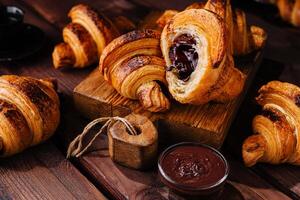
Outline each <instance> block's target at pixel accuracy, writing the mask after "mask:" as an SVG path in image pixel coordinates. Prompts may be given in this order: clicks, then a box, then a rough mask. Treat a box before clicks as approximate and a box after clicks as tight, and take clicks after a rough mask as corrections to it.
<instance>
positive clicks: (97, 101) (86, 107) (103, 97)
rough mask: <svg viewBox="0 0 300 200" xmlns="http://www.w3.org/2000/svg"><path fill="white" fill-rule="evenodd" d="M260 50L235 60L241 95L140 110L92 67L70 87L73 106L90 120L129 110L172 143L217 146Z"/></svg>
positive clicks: (225, 130)
mask: <svg viewBox="0 0 300 200" xmlns="http://www.w3.org/2000/svg"><path fill="white" fill-rule="evenodd" d="M261 58H262V52H256V53H253V54H252V55H249V56H247V58H242V59H241V58H240V59H239V60H236V66H238V68H239V69H241V70H242V71H243V72H244V73H245V74H246V76H247V79H246V84H245V88H244V90H243V92H242V94H241V95H240V96H239V97H238V98H237V99H235V100H233V101H230V102H227V103H213V102H212V103H208V104H205V105H200V106H193V105H182V104H179V103H177V102H175V101H173V102H172V104H171V109H170V110H169V111H168V112H166V113H159V114H157V113H150V112H148V111H144V110H143V109H142V107H141V106H140V104H139V102H138V101H135V100H130V99H126V98H124V97H122V96H121V95H119V94H118V93H117V92H116V90H115V89H114V88H113V87H112V86H111V85H109V84H108V83H107V82H106V81H105V80H104V79H103V77H102V76H101V74H100V72H99V70H98V69H95V70H94V71H93V72H92V73H91V74H90V75H89V76H88V77H87V78H86V79H85V80H83V81H82V82H81V83H80V84H79V85H78V86H77V87H76V88H75V89H74V101H75V105H76V107H77V108H78V110H79V111H80V112H82V113H83V115H84V116H86V117H88V118H90V119H94V118H97V117H103V116H126V115H128V114H130V113H132V112H134V113H139V114H142V115H145V116H147V117H149V118H150V119H151V120H152V121H154V122H156V125H157V127H158V130H159V133H161V134H163V135H164V136H166V137H168V139H171V140H172V141H174V142H179V141H194V142H202V143H206V144H209V145H211V146H214V147H216V148H220V147H221V146H222V144H223V141H224V139H225V137H226V134H227V131H228V129H229V127H230V125H231V122H232V121H233V119H234V116H235V115H236V112H237V110H238V109H239V106H240V104H241V102H242V100H243V98H244V96H245V94H246V92H247V90H248V88H249V85H250V84H251V82H252V80H253V77H254V75H255V73H256V70H257V68H258V66H259V64H260V61H261Z"/></svg>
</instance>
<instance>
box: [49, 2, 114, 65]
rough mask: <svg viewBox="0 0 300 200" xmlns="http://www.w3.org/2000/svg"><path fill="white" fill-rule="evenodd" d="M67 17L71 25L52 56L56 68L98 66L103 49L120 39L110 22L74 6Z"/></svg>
mask: <svg viewBox="0 0 300 200" xmlns="http://www.w3.org/2000/svg"><path fill="white" fill-rule="evenodd" d="M69 17H70V18H71V20H72V23H70V24H68V25H67V26H66V27H65V28H64V29H63V39H64V43H61V44H58V45H57V46H56V47H55V48H54V51H53V54H52V57H53V65H54V67H55V68H61V67H65V66H73V67H75V68H82V67H86V66H89V65H91V64H93V63H95V62H97V61H98V58H99V56H100V55H101V53H102V51H103V49H104V47H105V46H106V45H107V44H108V43H109V42H110V41H111V40H112V39H113V38H115V37H117V36H118V35H119V31H118V30H117V28H116V27H115V26H114V25H113V23H112V22H111V21H110V20H109V19H107V18H106V17H105V16H104V15H102V14H100V13H99V12H97V11H96V10H94V9H92V8H91V7H89V6H87V5H84V4H79V5H76V6H74V7H73V8H72V9H71V10H70V12H69Z"/></svg>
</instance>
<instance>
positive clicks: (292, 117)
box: [242, 81, 300, 166]
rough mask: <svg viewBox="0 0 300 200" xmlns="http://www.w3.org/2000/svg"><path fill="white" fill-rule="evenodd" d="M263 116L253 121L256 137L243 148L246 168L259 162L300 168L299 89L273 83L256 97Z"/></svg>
mask: <svg viewBox="0 0 300 200" xmlns="http://www.w3.org/2000/svg"><path fill="white" fill-rule="evenodd" d="M256 101H257V102H258V104H259V105H261V106H262V113H261V114H260V115H257V116H256V117H255V118H254V119H253V123H252V126H253V131H254V133H255V135H252V136H250V137H248V138H247V139H246V140H245V141H244V143H243V147H242V153H243V159H244V162H245V164H246V166H253V165H255V164H256V163H257V162H267V163H272V164H280V163H290V164H294V165H300V135H299V131H300V88H299V87H297V86H295V85H293V84H290V83H283V82H279V81H271V82H269V83H268V84H266V85H264V86H263V87H262V88H261V89H260V90H259V96H258V97H257V98H256Z"/></svg>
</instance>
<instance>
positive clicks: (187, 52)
mask: <svg viewBox="0 0 300 200" xmlns="http://www.w3.org/2000/svg"><path fill="white" fill-rule="evenodd" d="M195 45H196V40H195V39H194V38H193V37H192V36H191V35H187V34H184V35H181V36H179V37H177V38H176V39H175V40H174V42H173V45H172V46H171V48H170V51H169V57H170V60H171V62H172V65H171V66H170V67H169V68H168V69H167V70H168V71H174V72H175V73H176V74H177V77H178V78H179V79H180V80H183V81H187V80H188V79H189V77H190V75H191V74H192V72H193V71H194V70H195V68H196V66H197V63H198V53H197V51H196V49H195Z"/></svg>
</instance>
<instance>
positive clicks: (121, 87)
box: [99, 30, 170, 112]
mask: <svg viewBox="0 0 300 200" xmlns="http://www.w3.org/2000/svg"><path fill="white" fill-rule="evenodd" d="M159 39H160V33H159V32H157V31H153V30H142V31H139V30H136V31H132V32H129V33H127V34H125V35H122V36H120V37H118V38H116V39H115V40H113V41H112V42H111V43H110V44H109V45H108V46H107V47H106V48H105V49H104V51H103V53H102V55H101V57H100V62H99V68H100V71H101V73H102V74H103V76H104V78H105V80H106V81H108V82H109V83H110V84H112V86H113V87H114V88H115V89H116V90H117V91H118V92H119V93H120V94H121V95H122V96H124V97H127V98H130V99H138V100H139V101H140V103H141V105H142V106H143V107H144V109H146V110H149V111H151V112H163V111H166V110H168V109H169V107H170V103H169V100H168V99H167V97H166V96H165V95H164V94H163V92H162V89H161V87H160V85H159V83H158V82H161V83H165V84H166V81H165V62H164V60H163V59H162V58H161V50H160V46H159ZM157 81H158V82H157Z"/></svg>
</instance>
